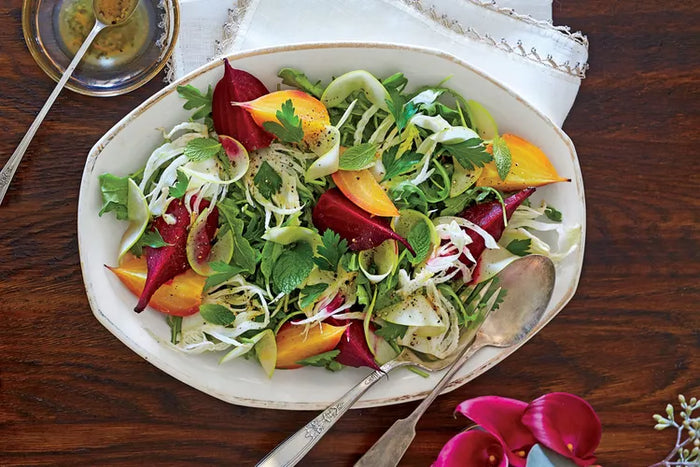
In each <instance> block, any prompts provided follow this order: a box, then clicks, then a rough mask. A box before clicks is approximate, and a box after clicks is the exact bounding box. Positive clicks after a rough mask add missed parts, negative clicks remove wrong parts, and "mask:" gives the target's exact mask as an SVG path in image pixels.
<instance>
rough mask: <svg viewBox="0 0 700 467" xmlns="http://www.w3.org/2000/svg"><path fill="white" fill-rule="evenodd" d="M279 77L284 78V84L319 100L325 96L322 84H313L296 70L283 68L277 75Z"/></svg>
mask: <svg viewBox="0 0 700 467" xmlns="http://www.w3.org/2000/svg"><path fill="white" fill-rule="evenodd" d="M277 76H279V77H280V78H282V84H286V85H287V86H292V87H295V88H297V89H301V90H302V91H304V92H306V93H308V94H311V95H312V96H314V97H316V98H318V99H320V98H321V96H322V95H323V90H324V87H323V86H321V82H320V81H318V82H316V84H313V83H312V82H311V81H309V78H307V77H306V75H305V74H304V73H302V72H301V71H299V70H295V69H294V68H282V69H281V70H280V71H279V72H278V73H277Z"/></svg>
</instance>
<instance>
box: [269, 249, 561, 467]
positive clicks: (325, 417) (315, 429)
mask: <svg viewBox="0 0 700 467" xmlns="http://www.w3.org/2000/svg"><path fill="white" fill-rule="evenodd" d="M538 258H539V259H538ZM533 263H536V264H537V265H536V266H534V267H532V266H531V264H533ZM547 264H549V265H550V266H551V261H550V260H549V259H548V258H543V257H539V256H537V257H536V256H527V257H525V258H522V259H518V260H516V261H514V262H513V263H511V264H509V265H508V266H507V267H506V268H505V269H503V271H501V272H500V273H499V274H498V279H499V281H501V282H500V286H501V287H503V288H505V289H506V291H507V295H506V300H505V301H504V303H503V304H502V305H501V308H503V307H512V306H513V305H514V303H515V301H514V300H513V299H510V300H509V299H508V297H509V296H512V294H511V292H510V290H508V287H513V288H522V289H523V290H527V291H528V292H529V293H531V295H532V298H533V299H536V297H538V296H540V295H542V294H546V295H547V301H548V300H549V296H550V295H551V293H552V290H551V286H550V285H548V280H542V276H544V275H545V274H542V272H543V271H540V269H546V267H545V266H546V265H547ZM531 272H535V274H534V275H527V274H530V273H531ZM553 277H554V268H553V266H552V267H551V281H550V282H552V284H553V282H554V281H553ZM504 279H507V284H506V285H504V283H503V281H504ZM516 279H517V280H516ZM516 282H520V284H518V286H517V287H515V286H514V283H516ZM540 284H541V285H542V289H543V290H542V291H541V292H540V291H539V290H534V291H533V289H537V288H538V287H540ZM484 289H486V288H484ZM484 291H486V290H484ZM516 293H517V292H516ZM531 303H532V302H530V298H529V297H528V298H526V300H525V302H524V304H522V305H523V306H522V308H523V309H525V308H527V309H530V308H532V309H534V308H535V307H536V305H534V304H532V305H531ZM544 307H545V308H546V303H545V305H544ZM501 311H503V310H502V309H501V310H499V312H501ZM507 313H508V314H510V313H512V312H508V311H505V312H504V313H503V314H507ZM484 314H485V315H486V316H488V310H485V313H484ZM473 336H474V334H470V335H464V336H462V338H461V340H460V346H459V348H458V350H457V351H456V353H454V354H453V355H450V356H449V357H447V358H445V359H443V360H435V361H425V360H423V359H421V358H420V357H418V356H417V355H416V354H414V353H413V352H411V351H410V350H409V349H404V351H403V352H401V354H400V355H399V356H398V357H396V358H395V359H394V360H391V361H389V362H387V363H385V364H384V365H382V367H381V369H379V370H376V371H375V372H373V373H371V374H370V375H369V376H367V377H366V378H365V379H364V380H362V381H360V383H358V384H357V385H356V386H355V387H353V388H352V389H350V390H349V391H348V392H347V393H345V395H343V396H342V397H341V398H340V399H338V400H337V401H335V402H334V403H333V404H331V405H330V406H329V407H328V408H327V409H326V410H324V411H323V412H321V413H320V414H319V415H318V416H317V417H316V418H314V419H313V420H311V421H310V422H309V423H307V424H306V425H305V426H304V427H302V428H301V429H300V430H299V431H297V432H296V433H294V434H293V435H291V436H290V437H289V438H287V439H286V440H285V441H283V442H282V443H280V444H279V445H278V446H277V447H276V448H275V449H274V450H272V451H271V452H270V453H269V454H268V455H267V456H265V457H264V458H263V459H261V460H260V462H258V464H256V465H257V467H279V466H284V467H291V466H293V465H296V464H297V463H298V462H299V461H300V460H301V459H302V458H303V457H304V455H306V453H308V452H309V451H310V450H311V448H312V447H314V446H315V445H316V443H318V441H319V440H320V439H321V438H322V437H323V436H324V435H325V434H326V433H327V432H328V431H329V430H330V429H331V427H332V426H333V425H334V424H335V422H337V421H338V420H339V419H340V418H341V417H342V416H343V414H345V412H347V411H348V410H349V409H350V407H352V405H353V404H354V403H355V402H357V400H358V399H359V398H360V397H362V395H363V394H364V393H365V392H367V390H368V389H369V388H370V387H372V386H373V385H374V384H375V383H376V382H377V381H379V380H380V379H382V378H383V377H385V376H386V374H387V373H389V372H390V371H392V370H394V369H396V368H399V367H402V366H415V367H418V368H421V369H422V370H425V371H428V372H434V371H439V370H443V369H445V368H447V367H449V366H450V365H451V364H452V363H453V362H455V361H457V360H458V359H459V358H460V357H462V359H463V360H466V359H467V358H468V357H469V356H466V357H464V352H463V351H461V350H462V349H466V348H469V343H470V342H472V337H473ZM472 353H473V352H472ZM469 355H471V353H470V354H469ZM461 366H462V365H461V364H460V365H459V367H461Z"/></svg>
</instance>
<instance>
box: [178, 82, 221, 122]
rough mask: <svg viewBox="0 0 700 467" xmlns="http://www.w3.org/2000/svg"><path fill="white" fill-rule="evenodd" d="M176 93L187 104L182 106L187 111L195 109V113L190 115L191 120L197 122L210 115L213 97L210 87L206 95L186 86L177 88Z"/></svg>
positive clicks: (189, 85) (190, 86)
mask: <svg viewBox="0 0 700 467" xmlns="http://www.w3.org/2000/svg"><path fill="white" fill-rule="evenodd" d="M177 93H178V94H179V95H180V97H182V98H183V99H186V100H187V102H185V104H184V105H183V106H182V107H183V108H185V109H187V110H192V109H197V111H196V112H195V113H193V114H192V120H199V119H200V118H204V117H206V116H208V115H209V114H210V113H211V102H212V99H213V97H214V94H213V91H212V89H211V85H210V86H209V89H208V90H207V93H206V94H202V92H201V91H200V90H199V89H197V88H195V87H194V86H192V85H191V84H188V85H187V86H178V87H177Z"/></svg>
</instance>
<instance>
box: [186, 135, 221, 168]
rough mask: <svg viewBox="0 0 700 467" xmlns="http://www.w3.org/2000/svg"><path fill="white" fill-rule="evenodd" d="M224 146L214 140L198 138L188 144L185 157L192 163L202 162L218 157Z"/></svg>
mask: <svg viewBox="0 0 700 467" xmlns="http://www.w3.org/2000/svg"><path fill="white" fill-rule="evenodd" d="M221 150H222V146H221V143H219V142H218V141H217V140H215V139H213V138H196V139H193V140H190V141H188V142H187V146H185V155H186V156H187V158H188V159H189V160H191V161H192V162H201V161H205V160H207V159H211V158H212V157H216V156H217V155H218V154H219V152H221Z"/></svg>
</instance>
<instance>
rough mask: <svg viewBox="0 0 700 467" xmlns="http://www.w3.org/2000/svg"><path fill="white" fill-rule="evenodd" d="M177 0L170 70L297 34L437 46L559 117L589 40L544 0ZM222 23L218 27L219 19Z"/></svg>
mask: <svg viewBox="0 0 700 467" xmlns="http://www.w3.org/2000/svg"><path fill="white" fill-rule="evenodd" d="M230 2H231V0H181V9H182V14H181V18H182V19H181V27H180V39H179V41H178V44H177V46H176V50H175V52H174V54H173V59H172V61H171V68H170V72H171V74H170V77H172V78H178V77H180V76H183V75H184V74H186V73H187V72H189V71H191V70H192V69H194V68H196V67H197V66H199V65H201V64H204V63H206V62H207V61H208V60H210V59H211V58H214V57H215V56H217V55H221V54H230V53H233V52H238V51H243V50H250V49H255V48H260V47H269V46H274V45H281V44H293V43H302V42H328V41H335V40H344V41H374V42H394V43H405V44H411V45H419V46H425V47H431V48H437V49H440V50H443V51H446V52H449V53H452V54H453V55H455V56H457V57H459V58H461V59H463V60H465V61H467V62H468V63H471V64H472V65H474V66H476V67H478V68H481V69H482V70H484V71H486V72H487V73H489V74H490V75H492V76H493V77H494V78H496V79H498V80H500V81H501V82H503V83H505V84H506V85H508V86H510V87H511V88H512V89H514V90H515V91H516V92H518V93H519V94H520V95H522V96H523V97H524V98H525V99H526V100H528V101H529V102H530V103H531V104H533V105H534V106H535V107H536V108H538V109H539V110H540V111H542V112H543V113H544V114H545V115H547V116H549V117H550V118H551V119H552V121H553V122H554V123H555V124H557V125H560V126H561V124H562V123H563V121H564V119H565V118H566V115H567V114H568V112H569V110H570V109H571V106H572V105H573V102H574V99H575V97H576V94H577V92H578V88H579V86H580V83H581V79H582V78H583V77H584V76H585V71H586V69H587V63H586V62H587V59H588V42H587V40H586V38H585V36H583V35H582V34H581V33H571V32H570V31H569V29H568V28H566V27H556V26H553V25H552V24H551V0H501V1H500V2H499V3H498V4H496V3H495V2H493V1H487V0H432V1H431V2H430V3H428V2H427V0H343V1H340V0H297V1H295V2H289V1H286V0H238V1H237V3H236V4H235V5H232V4H231V3H230ZM224 16H225V17H226V20H224V21H223V22H224V23H225V24H224V26H223V28H222V29H220V30H219V31H220V32H217V27H216V25H217V24H221V23H222V18H224Z"/></svg>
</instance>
